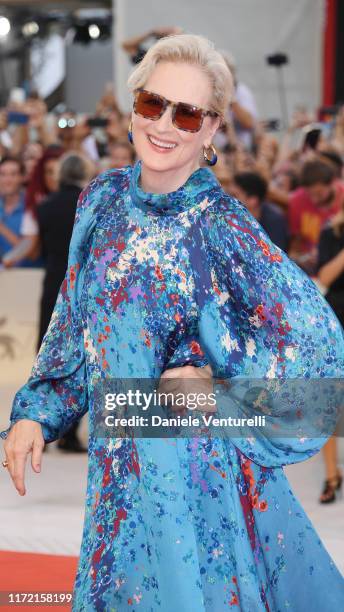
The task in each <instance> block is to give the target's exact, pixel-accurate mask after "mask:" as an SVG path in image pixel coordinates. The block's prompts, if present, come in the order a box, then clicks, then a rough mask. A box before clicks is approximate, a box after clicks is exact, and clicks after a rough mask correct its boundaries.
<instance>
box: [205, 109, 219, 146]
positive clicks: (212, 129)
mask: <svg viewBox="0 0 344 612" xmlns="http://www.w3.org/2000/svg"><path fill="white" fill-rule="evenodd" d="M220 125H221V117H214V118H212V120H211V124H210V127H209V131H208V134H207V137H206V139H205V140H204V143H203V145H204V147H205V148H206V149H208V148H209V147H210V145H211V143H212V140H213V138H214V136H215V133H216V132H217V130H218V129H219V127H220Z"/></svg>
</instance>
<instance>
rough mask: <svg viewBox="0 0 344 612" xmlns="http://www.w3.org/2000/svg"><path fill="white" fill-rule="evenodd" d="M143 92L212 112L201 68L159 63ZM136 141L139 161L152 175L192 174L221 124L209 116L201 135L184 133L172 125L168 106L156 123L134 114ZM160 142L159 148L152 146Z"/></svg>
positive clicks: (207, 82)
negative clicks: (166, 173)
mask: <svg viewBox="0 0 344 612" xmlns="http://www.w3.org/2000/svg"><path fill="white" fill-rule="evenodd" d="M144 89H146V90H147V91H151V92H153V93H157V94H159V95H161V96H164V97H165V98H167V99H168V100H171V101H172V102H185V103H187V104H192V105H194V106H199V107H201V108H203V109H205V110H210V106H209V103H210V100H211V94H212V90H211V84H210V81H209V79H208V77H207V75H205V74H204V73H203V71H202V70H201V69H200V68H199V67H198V66H193V65H189V64H185V63H174V62H160V63H159V64H158V65H157V66H156V68H155V69H154V71H153V73H152V74H151V76H150V77H149V79H148V81H147V82H146V84H145V86H144ZM132 121H133V139H134V145H135V149H136V152H137V155H138V158H139V159H141V160H142V162H143V164H144V165H145V166H146V168H147V169H149V170H150V171H158V172H164V171H165V172H173V173H178V172H179V173H180V174H181V176H182V175H185V174H191V173H192V172H193V171H194V170H195V169H196V168H198V167H199V165H200V155H201V153H202V150H203V146H205V147H208V146H209V145H210V144H211V141H212V137H213V135H214V133H215V132H216V130H217V128H218V125H219V123H220V120H219V119H218V118H213V117H209V116H206V117H204V120H203V124H202V127H201V129H200V130H199V132H195V133H192V132H185V131H183V130H180V129H178V128H176V127H175V126H174V125H173V123H172V108H171V106H168V107H167V109H166V110H165V112H164V114H163V115H162V117H160V119H158V120H157V121H152V120H151V119H145V118H144V117H140V116H139V115H136V114H135V113H134V112H133V113H132ZM152 139H155V140H158V141H159V142H160V143H161V144H162V145H173V147H172V148H163V147H159V146H157V145H156V144H153V143H152Z"/></svg>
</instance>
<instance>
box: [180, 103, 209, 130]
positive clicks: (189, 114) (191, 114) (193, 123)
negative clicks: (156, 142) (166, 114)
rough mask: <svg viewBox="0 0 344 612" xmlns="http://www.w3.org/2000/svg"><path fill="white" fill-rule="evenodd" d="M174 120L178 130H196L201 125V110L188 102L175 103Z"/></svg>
mask: <svg viewBox="0 0 344 612" xmlns="http://www.w3.org/2000/svg"><path fill="white" fill-rule="evenodd" d="M174 122H175V125H176V127H177V128H179V129H180V130H187V131H190V132H198V130H199V129H200V128H201V125H202V110H200V109H195V108H193V107H192V106H190V105H188V104H182V103H179V104H177V107H176V112H175V116H174Z"/></svg>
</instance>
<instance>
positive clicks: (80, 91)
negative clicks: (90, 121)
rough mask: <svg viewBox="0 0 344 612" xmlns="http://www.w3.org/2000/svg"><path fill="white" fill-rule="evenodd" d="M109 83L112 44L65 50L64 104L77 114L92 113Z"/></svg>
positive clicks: (74, 47) (80, 46) (77, 45)
mask: <svg viewBox="0 0 344 612" xmlns="http://www.w3.org/2000/svg"><path fill="white" fill-rule="evenodd" d="M112 80H113V43H112V41H111V39H109V40H107V41H101V42H97V41H93V42H92V43H90V44H89V45H82V44H72V45H68V46H67V48H66V81H65V91H66V104H67V106H68V108H70V109H73V110H75V111H76V112H80V113H94V112H95V108H96V104H97V102H98V101H99V99H100V97H101V96H102V94H103V92H104V87H105V85H106V83H107V82H108V81H112Z"/></svg>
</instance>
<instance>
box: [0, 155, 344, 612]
mask: <svg viewBox="0 0 344 612" xmlns="http://www.w3.org/2000/svg"><path fill="white" fill-rule="evenodd" d="M140 172H141V163H140V162H137V163H136V164H135V166H134V168H131V167H126V168H124V169H121V170H110V171H108V172H105V173H103V174H102V175H100V176H98V177H97V178H96V179H94V180H93V181H92V182H91V183H90V185H89V186H88V187H87V188H86V189H85V190H84V192H83V193H82V194H81V197H80V199H79V202H78V207H77V212H76V219H75V225H74V230H73V236H72V240H71V245H70V251H69V262H68V269H67V273H66V276H65V279H64V281H63V283H62V285H61V288H60V292H59V296H58V299H57V303H56V306H55V310H54V313H53V315H52V319H51V322H50V326H49V329H48V331H47V333H46V335H45V338H44V341H43V344H42V347H41V350H40V352H39V355H38V357H37V359H36V362H35V364H34V367H33V370H32V373H31V376H30V378H29V380H28V382H27V383H26V384H25V385H24V386H23V387H22V388H21V389H19V391H18V392H17V394H16V396H15V399H14V403H13V408H12V413H11V424H13V423H15V422H16V421H18V420H19V419H22V418H29V419H33V420H34V421H38V422H39V423H41V425H42V430H43V435H44V438H45V440H46V442H51V441H53V440H56V439H57V438H58V437H59V436H61V434H62V433H63V432H64V431H65V430H66V429H67V428H68V427H69V426H70V425H71V423H73V422H74V420H75V419H78V418H80V417H81V416H82V415H84V414H85V413H86V412H87V411H88V412H89V422H90V424H92V419H93V418H94V413H95V404H94V397H95V393H94V389H95V386H96V383H97V381H99V380H104V379H107V378H116V379H121V378H128V379H130V378H136V377H142V378H145V377H146V378H159V376H160V375H161V373H162V372H163V371H164V370H166V369H169V368H173V367H177V366H184V365H187V364H191V365H194V366H197V367H199V366H204V365H205V364H207V363H210V364H211V366H212V369H213V372H214V374H215V376H225V377H228V378H233V379H234V378H236V377H247V378H248V379H249V378H255V379H274V378H281V377H285V378H293V377H295V378H298V377H300V378H303V379H305V380H306V379H311V380H312V379H319V380H320V379H322V378H324V377H329V378H339V377H341V376H342V374H343V359H344V341H343V333H342V329H341V326H340V324H339V322H338V320H337V319H336V317H335V315H334V313H333V311H332V310H331V308H330V307H329V305H328V304H327V303H326V301H325V300H324V299H323V297H322V296H321V295H320V293H319V292H318V290H317V288H316V286H315V285H314V284H313V282H312V281H311V280H310V279H309V278H308V277H307V276H306V275H305V274H304V273H303V272H302V271H301V270H300V269H299V268H298V267H297V266H296V265H295V264H294V263H292V262H291V261H290V260H289V259H288V258H287V256H286V255H285V254H284V253H283V252H282V251H281V250H280V249H279V248H277V247H276V246H275V245H273V244H272V242H271V241H270V240H269V238H268V237H267V235H266V234H265V232H264V231H263V230H262V228H261V226H260V225H259V224H258V222H257V221H256V220H255V219H254V218H253V217H252V216H251V215H250V214H249V213H248V211H247V210H246V209H245V207H244V206H242V205H241V204H240V202H238V201H237V200H235V199H233V198H232V197H230V196H229V195H227V194H225V193H224V192H223V190H222V189H221V187H220V185H219V183H218V181H217V179H216V178H215V176H214V175H213V173H212V172H211V171H210V170H209V169H207V168H200V169H198V170H196V171H195V172H194V173H193V174H192V175H191V176H190V177H189V179H188V180H187V181H186V183H185V184H184V185H183V186H182V187H180V188H179V189H178V190H177V191H175V192H172V193H168V194H164V195H158V194H149V193H145V192H143V191H142V189H141V187H140ZM310 403H311V402H308V403H307V402H304V406H303V411H304V412H306V413H307V411H308V413H309V412H310V413H311V412H312V405H310ZM327 409H328V408H326V410H327ZM295 410H296V408H295ZM324 410H325V407H324ZM277 412H278V411H277ZM275 417H276V419H277V422H278V423H282V425H283V415H282V416H281V414H279V413H276V415H275ZM7 432H8V430H6V431H5V432H2V437H6V434H7ZM325 441H326V438H325V437H322V438H312V437H307V436H304V437H300V436H294V437H291V438H290V439H289V438H288V439H286V438H283V439H281V438H273V437H266V436H264V435H262V436H257V437H255V436H247V435H246V436H243V437H239V436H237V437H233V439H231V438H228V439H221V438H219V437H212V438H211V437H207V436H203V437H194V438H164V439H162V438H160V439H158V438H157V439H154V438H148V439H144V438H136V439H134V438H120V437H119V438H109V439H105V438H99V437H96V436H92V435H90V438H89V469H88V484H87V493H86V506H85V521H84V530H83V539H82V545H81V554H80V560H79V566H78V572H77V576H76V581H75V587H74V595H73V611H74V612H82V611H87V612H91V611H92V612H93V611H95V612H101V611H106V612H122V611H123V612H127V611H128V612H140V610H141V611H143V612H158V611H161V612H175V611H176V610H178V611H179V612H205V611H206V612H222V611H223V612H224V611H225V610H226V611H227V610H229V609H233V610H241V611H243V612H261V611H270V612H282V611H291V612H304V610H305V609H308V610H311V611H312V612H333V611H334V610H337V609H338V610H339V609H340V608H341V607H342V606H343V603H344V579H343V577H342V576H341V574H340V573H339V571H338V569H337V568H336V566H335V565H334V563H333V561H332V560H331V558H330V556H329V555H328V553H327V551H326V550H325V549H324V547H323V545H322V543H321V541H320V540H319V537H318V535H317V533H316V532H315V531H314V528H313V526H312V524H311V523H310V521H309V519H308V518H307V516H306V515H305V513H304V511H303V509H302V507H301V506H300V504H299V502H298V500H297V499H296V498H295V496H294V494H293V491H292V490H291V489H290V486H289V483H288V480H287V478H286V476H285V474H284V472H283V466H284V465H286V464H290V463H296V462H298V461H302V460H305V459H308V458H309V457H310V456H312V455H313V454H314V453H316V452H318V451H319V449H320V447H321V446H322V445H323V444H324V443H325Z"/></svg>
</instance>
